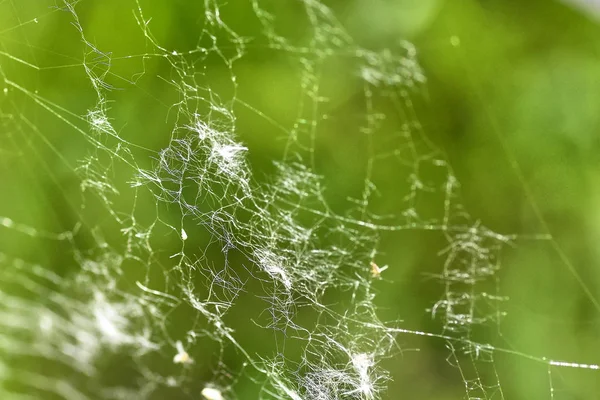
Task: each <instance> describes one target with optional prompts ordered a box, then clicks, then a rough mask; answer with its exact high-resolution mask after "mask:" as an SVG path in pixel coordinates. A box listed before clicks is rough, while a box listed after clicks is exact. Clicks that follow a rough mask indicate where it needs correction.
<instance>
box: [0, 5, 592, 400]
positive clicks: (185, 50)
mask: <svg viewBox="0 0 600 400" xmlns="http://www.w3.org/2000/svg"><path fill="white" fill-rule="evenodd" d="M29 3H30V2H23V4H21V2H19V1H15V0H12V1H0V85H1V88H2V90H3V92H2V93H0V95H1V96H2V99H1V100H0V126H1V127H2V132H1V137H2V144H0V146H1V151H2V153H3V154H4V155H5V158H6V159H7V160H11V161H10V163H12V162H14V163H15V165H17V164H18V162H17V161H13V160H16V159H18V158H19V157H21V156H22V155H21V152H23V153H26V154H27V157H35V160H36V161H35V162H36V163H37V164H36V165H37V167H36V168H37V169H36V170H38V171H44V172H43V173H42V175H43V177H44V178H43V179H45V181H46V182H50V183H49V185H50V187H51V189H48V190H50V192H51V193H58V195H56V196H54V197H53V200H52V204H51V205H45V206H44V207H47V209H48V210H50V209H52V208H54V209H59V210H62V211H61V212H60V213H61V215H63V216H65V215H66V216H65V217H64V218H62V220H61V221H60V223H59V224H54V225H53V224H52V223H50V222H47V221H46V220H45V219H41V220H42V221H46V222H39V221H40V220H33V219H32V220H28V217H27V216H26V214H23V213H20V211H19V208H18V207H14V208H9V207H7V208H8V209H7V210H0V211H1V212H0V214H1V215H3V216H2V217H1V218H0V225H1V226H0V229H1V231H0V234H1V235H3V236H4V237H5V238H8V237H10V238H11V239H3V241H2V248H0V252H1V253H0V264H1V265H2V267H1V271H0V276H1V278H0V299H1V301H0V354H1V357H0V397H1V398H3V399H4V398H6V399H17V400H20V399H40V398H43V399H67V400H80V399H166V398H168V399H179V398H181V399H188V398H189V399H200V398H205V399H208V400H222V399H235V398H238V399H251V398H259V399H307V400H312V399H323V400H326V399H327V400H329V399H380V398H401V397H402V396H401V395H399V394H398V393H388V392H386V388H387V387H388V385H389V383H390V381H391V380H393V379H395V378H396V377H394V376H393V375H392V374H391V373H390V372H389V371H388V368H387V367H388V366H389V365H391V364H393V363H401V362H402V357H401V355H402V354H403V351H404V350H405V349H404V348H403V343H406V342H407V341H410V338H412V337H422V338H425V339H426V340H427V341H434V342H436V343H438V344H439V345H440V346H445V349H444V350H442V352H443V354H445V356H444V357H442V358H441V359H440V360H439V363H440V364H445V365H451V366H452V371H454V375H453V377H454V378H453V379H457V382H459V383H460V382H462V384H463V388H464V392H463V393H464V394H463V396H464V398H468V399H503V398H505V394H504V393H503V386H502V384H501V383H502V376H501V374H500V373H499V372H498V371H497V369H496V362H495V359H496V357H498V355H507V356H510V357H514V358H516V359H517V360H519V362H529V363H531V364H532V368H537V369H539V370H540V371H542V372H544V373H547V374H548V378H549V379H548V386H547V391H546V393H547V398H568V397H564V395H565V393H563V392H561V391H560V390H557V388H558V387H560V384H558V383H556V382H555V381H554V380H553V377H554V375H553V372H554V371H555V370H556V369H565V368H575V369H588V370H589V369H598V366H596V365H592V364H584V363H575V362H566V361H553V360H551V359H550V358H548V359H547V358H544V357H543V356H542V355H533V354H527V353H523V352H522V351H519V350H517V349H514V348H512V347H510V346H509V345H507V344H506V343H505V342H500V344H491V343H490V342H491V339H490V337H491V336H490V332H491V333H492V334H497V332H498V326H499V323H500V320H501V319H502V318H503V316H504V313H503V311H502V304H503V303H504V302H505V301H506V300H507V299H506V298H505V297H504V296H503V295H502V293H501V291H500V290H499V284H498V271H499V269H500V259H501V255H502V251H503V249H504V248H505V247H506V246H507V245H512V244H513V243H514V242H515V240H516V239H518V238H519V235H504V234H499V233H496V232H493V231H492V230H489V229H487V228H486V227H485V225H484V223H482V222H480V221H477V220H474V219H472V218H471V217H470V216H469V214H468V212H467V211H466V210H465V209H464V207H463V205H462V204H461V201H460V198H459V192H458V191H459V183H458V181H457V179H456V177H455V174H454V173H453V171H452V169H451V167H450V165H449V164H448V162H447V161H446V159H445V157H444V155H443V153H442V152H440V151H439V150H438V149H437V147H436V146H435V145H434V144H433V143H432V142H431V141H430V140H429V139H428V137H427V136H426V133H425V132H424V131H423V128H422V126H421V123H420V122H419V119H418V118H417V113H416V111H415V107H414V104H413V99H414V98H415V97H416V96H419V95H420V94H421V93H422V92H423V90H424V87H425V85H426V79H425V76H424V73H423V71H422V70H421V68H420V66H419V63H418V59H417V51H416V49H415V48H414V47H413V46H412V45H411V44H410V43H407V42H400V43H398V44H397V45H396V46H395V47H394V48H386V49H367V48H364V47H362V46H361V45H359V44H358V43H356V42H355V40H354V39H353V38H352V37H351V35H350V34H349V33H348V32H347V31H346V30H345V29H344V27H343V26H342V24H341V23H340V22H338V20H337V19H336V17H335V13H334V11H333V10H332V9H330V8H328V7H327V6H326V5H325V4H323V3H322V2H321V1H319V0H301V1H300V0H298V1H292V0H290V1H289V4H288V5H287V6H288V7H289V9H292V10H293V15H290V14H289V13H290V11H289V10H288V9H286V8H284V7H282V6H281V4H282V3H281V2H280V1H266V0H264V1H263V0H248V1H243V2H242V1H239V2H230V4H225V2H220V1H216V0H204V1H203V2H196V3H198V4H194V5H193V6H190V11H189V13H190V14H193V16H194V17H193V18H192V21H193V22H194V23H193V24H192V25H193V26H192V27H191V28H190V27H187V28H186V30H185V32H186V35H188V34H189V32H190V29H192V31H193V32H194V35H195V37H194V38H192V39H190V38H189V37H186V38H185V40H184V39H182V40H181V43H182V45H181V46H178V47H175V48H173V47H169V45H167V44H166V43H171V42H172V40H171V41H167V40H165V38H164V37H163V36H164V33H162V34H161V33H160V32H159V34H156V32H155V31H154V27H155V26H156V25H158V27H159V28H158V29H161V28H160V22H158V21H160V18H161V15H160V13H159V12H156V14H152V12H153V7H155V6H156V4H152V2H146V1H142V0H139V1H122V2H116V3H114V4H112V3H110V2H108V3H107V5H106V7H107V8H108V9H110V10H117V11H118V14H117V15H112V16H111V18H114V20H115V22H114V23H115V26H118V24H120V23H121V20H126V21H129V22H128V23H130V24H131V25H132V27H133V28H130V30H127V33H126V34H125V33H124V34H123V35H124V36H127V37H126V38H125V37H124V38H123V40H124V42H127V43H126V44H123V43H121V44H120V45H122V46H123V47H122V48H120V49H117V50H113V49H112V48H110V46H104V45H103V44H102V38H99V37H97V36H96V34H90V33H89V31H90V30H92V29H93V27H91V26H89V25H91V22H89V21H91V19H90V16H91V11H90V10H91V9H92V8H90V7H92V6H93V5H94V2H93V1H65V2H64V3H60V2H57V3H54V2H44V1H42V2H36V3H35V4H33V3H32V4H29ZM41 3H43V4H41ZM283 3H286V2H283ZM108 4H111V5H110V6H109V5H108ZM286 13H287V14H286ZM183 23H184V22H182V24H183ZM55 24H62V25H61V26H62V27H61V28H56V29H60V32H61V36H60V37H58V36H57V37H56V38H54V39H52V40H51V42H52V43H54V47H52V46H51V45H50V44H48V43H46V44H45V46H46V47H45V48H42V47H40V46H39V45H37V44H34V41H35V40H38V41H40V40H42V39H40V38H39V37H40V36H41V35H43V32H42V31H40V30H39V29H41V28H39V27H40V26H45V27H46V29H50V27H52V26H54V25H55ZM238 25H239V26H238ZM114 29H118V28H114ZM171 29H173V28H171ZM129 35H132V37H129ZM161 35H162V36H161ZM32 36H36V38H32ZM161 37H162V39H161ZM63 40H64V41H65V44H64V47H63V46H62V45H63V44H62V43H59V42H62V41H63ZM454 40H456V39H454ZM186 41H187V42H186ZM67 42H68V43H71V47H70V48H69V47H67V44H66V43H67ZM128 46H132V47H128ZM72 48H77V49H78V52H76V53H75V54H71V53H72V52H73V51H72ZM61 49H63V50H61ZM66 49H69V50H66ZM245 60H250V61H251V62H254V63H256V64H254V67H253V68H255V69H256V68H259V67H257V66H256V65H262V67H265V65H266V64H265V63H275V64H277V65H279V66H280V67H281V68H282V69H285V71H286V72H285V75H286V76H287V78H286V79H287V80H286V79H283V80H279V81H276V79H277V78H276V75H277V73H278V72H277V71H276V70H275V69H274V70H273V72H272V74H273V77H272V82H269V81H265V82H254V80H255V79H258V78H256V77H255V76H253V75H252V67H248V65H253V64H244V62H245ZM263 60H267V61H263ZM261 63H263V64H261ZM265 68H266V67H265ZM53 74H56V75H53ZM61 74H64V75H61ZM281 74H283V73H281ZM65 75H68V79H67V78H65ZM267 75H268V74H267ZM290 76H291V77H292V78H291V79H292V82H289V80H290V78H289V77H290ZM52 79H63V80H64V79H67V81H68V82H72V87H71V88H65V89H64V90H66V91H67V92H68V93H67V94H66V95H65V94H64V93H63V92H62V91H60V90H58V91H53V89H52V86H51V85H48V86H43V85H41V84H40V82H45V81H46V80H52ZM278 84H279V85H283V86H284V87H283V88H281V87H280V88H277V87H274V86H277V85H278ZM336 84H337V85H338V86H337V87H336V86H335V85H336ZM253 85H254V86H253ZM253 87H254V89H252V88H253ZM257 87H258V89H256V88H257ZM339 87H350V88H351V90H349V92H351V93H348V92H344V91H343V89H339ZM38 88H40V89H39V90H38ZM42 88H43V89H42ZM44 90H46V92H44ZM252 90H254V92H252ZM277 90H281V93H283V95H285V96H288V97H289V98H293V104H294V106H293V109H292V108H289V107H288V108H286V105H282V108H284V110H283V111H280V112H279V113H278V115H273V114H274V113H275V111H273V110H275V109H276V107H273V108H268V107H267V106H264V105H265V102H266V103H269V102H270V103H273V102H277V96H281V95H282V94H281V93H279V94H275V95H273V94H269V93H272V92H274V93H278V92H277ZM70 91H72V93H80V92H85V96H86V97H84V98H85V99H86V100H85V101H79V100H75V101H73V99H70V98H69V96H68V94H69V92H70ZM90 91H92V92H91V94H90ZM242 93H244V94H242ZM340 93H341V94H340ZM250 94H253V96H254V97H251V96H250ZM127 96H131V97H130V98H128V97H127ZM261 96H262V100H258V99H259V98H261ZM336 96H337V97H338V98H336ZM90 99H94V100H93V101H92V100H90ZM132 99H138V100H139V101H140V102H143V101H145V102H146V103H143V104H145V105H147V107H146V106H142V107H141V108H142V109H141V110H138V109H134V108H133V107H130V106H128V105H129V104H131V103H132V102H134V101H136V100H132ZM140 99H142V100H140ZM88 101H89V104H81V103H85V102H88ZM148 104H153V105H152V106H150V105H148ZM286 104H292V101H291V100H289V99H287V100H286ZM261 105H262V106H261ZM263 106H264V107H263ZM265 108H267V109H269V110H271V111H270V112H267V111H263V109H265ZM134 119H138V120H140V121H141V122H140V121H137V122H136V121H132V120H134ZM248 121H254V122H248ZM256 121H258V122H256ZM130 126H131V127H130ZM259 127H263V128H262V129H264V132H250V131H249V130H252V129H259ZM136 130H137V132H134V131H136ZM140 131H141V132H140ZM328 135H329V136H330V138H329V139H327V136H328ZM256 137H262V138H263V139H261V140H262V142H261V141H260V140H258V139H256ZM323 137H325V138H323ZM264 138H266V139H264ZM328 141H329V142H335V143H339V147H338V148H337V150H338V151H339V152H340V153H347V154H342V156H341V157H342V158H343V157H346V158H351V159H352V160H351V163H350V164H344V165H346V166H348V165H350V166H351V167H352V168H354V172H353V173H354V175H359V176H360V179H358V180H356V179H355V178H348V180H349V181H351V182H345V183H344V182H340V181H343V180H344V179H343V178H342V176H343V175H344V174H346V172H345V171H341V172H340V171H333V172H332V171H330V170H327V167H326V164H325V163H324V162H323V160H325V159H327V158H328V157H333V156H332V155H331V154H328V153H327V143H328ZM79 142H81V143H79ZM260 146H267V147H269V148H271V149H276V150H273V152H272V153H269V151H270V150H269V151H263V152H262V153H259V154H260V157H258V158H252V154H253V151H255V150H256V149H257V148H259V147H260ZM336 146H338V145H337V144H335V145H334V146H333V147H334V148H335V147H336ZM330 147H331V146H330ZM71 149H76V150H71ZM73 153H77V154H73ZM265 154H268V156H266V155H265ZM23 157H24V156H23ZM267 157H268V158H269V159H268V160H266V161H265V158H267ZM48 160H51V161H48ZM7 171H8V170H7ZM357 171H358V172H357ZM14 176H15V178H14V180H15V181H17V182H18V183H19V184H20V185H21V186H22V185H25V182H33V181H36V180H38V181H39V180H40V179H41V178H39V177H33V178H28V177H27V176H21V175H20V174H17V173H16V172H15V175H14ZM12 179H13V178H11V179H8V178H7V181H6V182H7V183H6V185H5V188H3V189H4V190H6V188H8V187H16V186H19V185H16V186H10V185H11V183H10V182H9V180H10V181H11V182H12ZM352 179H355V180H356V181H352ZM12 184H13V185H14V182H13V183H12ZM46 185H48V183H46ZM332 187H333V188H335V189H330V188H332ZM390 187H393V188H394V190H393V191H392V190H390V189H389V188H390ZM48 213H50V211H48ZM49 227H50V228H49ZM397 232H409V233H410V232H432V233H434V234H437V235H439V238H440V240H438V241H437V242H436V243H437V244H439V247H438V248H434V249H432V252H434V253H436V254H438V255H439V257H438V261H439V265H437V266H435V268H433V270H434V271H435V272H434V273H431V274H430V275H432V276H433V278H434V279H435V280H436V282H439V283H441V285H439V286H436V287H437V288H438V293H437V294H436V295H435V296H434V297H433V298H432V301H431V304H430V305H429V309H428V315H429V317H430V319H433V321H434V322H435V325H428V326H429V328H427V329H425V328H423V329H420V328H419V327H418V325H416V324H414V323H413V324H411V323H408V322H407V324H406V325H405V324H404V322H403V321H402V320H401V318H403V316H402V315H397V316H396V317H394V318H397V319H395V320H392V321H387V320H385V321H384V320H382V319H381V318H380V317H379V316H378V310H377V297H376V295H377V294H378V289H377V287H378V285H380V284H381V283H383V282H384V281H385V279H386V273H388V272H389V270H390V269H393V268H399V266H395V265H394V263H393V262H391V261H386V262H385V263H384V262H382V261H380V259H381V257H382V253H381V247H380V242H381V240H382V238H383V237H384V236H385V235H390V234H394V233H397ZM12 238H15V239H14V240H15V242H12V241H11V240H12ZM537 239H544V240H551V239H550V238H547V237H545V236H544V235H540V236H539V237H537ZM16 240H18V242H17V241H16ZM14 243H20V244H19V245H18V246H16V247H15V245H14ZM23 243H27V245H24V244H23ZM24 246H25V247H27V248H24ZM384 264H389V267H388V265H384ZM387 287H389V286H387ZM431 326H436V327H435V328H433V329H432V328H431ZM486 332H487V333H486Z"/></svg>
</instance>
